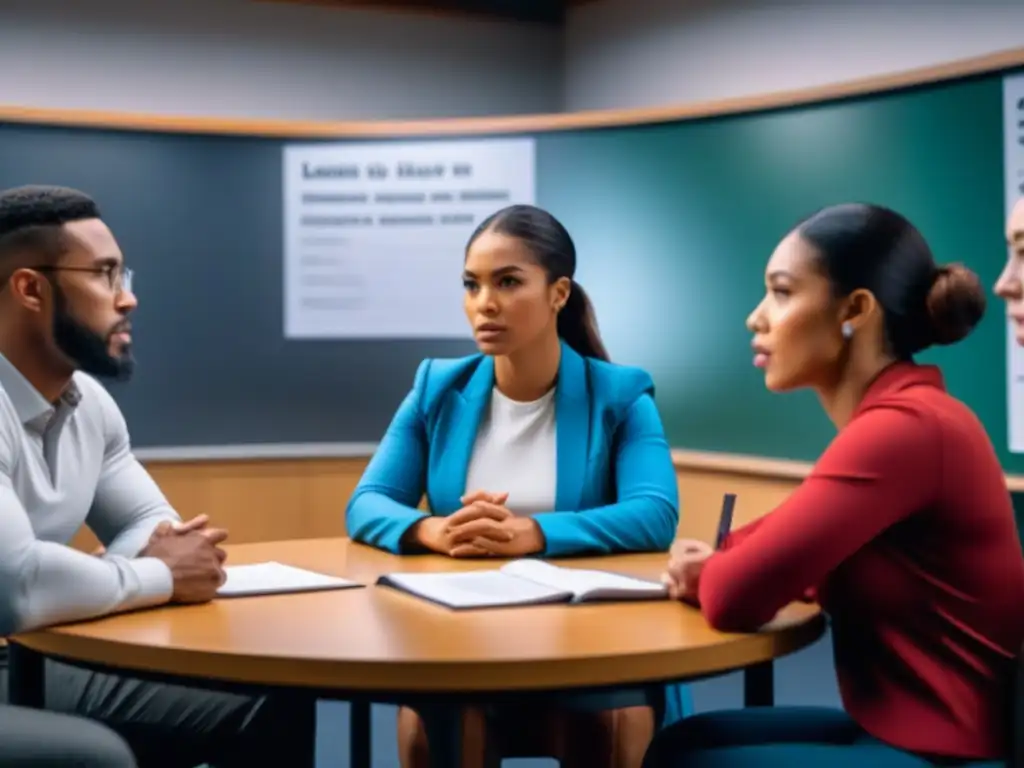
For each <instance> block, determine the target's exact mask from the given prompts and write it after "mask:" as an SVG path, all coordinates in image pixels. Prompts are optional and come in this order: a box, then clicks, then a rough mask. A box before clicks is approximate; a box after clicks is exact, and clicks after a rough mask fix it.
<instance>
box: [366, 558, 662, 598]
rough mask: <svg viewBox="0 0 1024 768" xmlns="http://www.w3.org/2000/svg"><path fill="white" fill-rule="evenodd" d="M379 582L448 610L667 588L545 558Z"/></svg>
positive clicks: (655, 594) (656, 593) (647, 593)
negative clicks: (562, 565) (466, 570)
mask: <svg viewBox="0 0 1024 768" xmlns="http://www.w3.org/2000/svg"><path fill="white" fill-rule="evenodd" d="M377 584H380V585H383V586H387V587H392V588H394V589H399V590H402V591H403V592H409V593H410V594H413V595H416V596H417V597H422V598H423V599H425V600H430V601H431V602H435V603H439V604H441V605H444V606H447V607H449V608H498V607H507V606H516V605H540V604H543V603H586V602H596V601H599V600H657V599H662V598H665V597H667V592H666V590H665V586H664V585H663V584H659V583H657V582H653V581H644V580H642V579H635V578H633V577H631V576H621V575H619V574H615V573H608V572H606V571H585V570H581V569H576V568H560V567H558V566H555V565H551V564H550V563H545V562H543V561H541V560H532V559H524V560H513V561H512V562H511V563H507V564H506V565H503V566H502V567H501V568H499V569H497V570H494V571H468V572H462V573H391V574H387V575H386V576H381V577H380V578H379V579H377Z"/></svg>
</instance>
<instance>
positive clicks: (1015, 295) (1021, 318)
mask: <svg viewBox="0 0 1024 768" xmlns="http://www.w3.org/2000/svg"><path fill="white" fill-rule="evenodd" d="M1006 244H1007V247H1008V249H1009V255H1008V257H1007V260H1006V266H1005V267H1003V271H1002V274H1000V275H999V279H998V280H997V281H996V285H995V292H996V295H997V296H999V298H1001V299H1002V300H1003V301H1004V302H1006V314H1007V316H1008V317H1009V318H1010V321H1011V323H1012V324H1013V331H1014V335H1015V337H1016V340H1017V343H1018V344H1021V345H1024V198H1022V199H1021V200H1018V201H1017V204H1016V205H1014V206H1013V210H1012V211H1011V212H1010V217H1009V219H1007V222H1006Z"/></svg>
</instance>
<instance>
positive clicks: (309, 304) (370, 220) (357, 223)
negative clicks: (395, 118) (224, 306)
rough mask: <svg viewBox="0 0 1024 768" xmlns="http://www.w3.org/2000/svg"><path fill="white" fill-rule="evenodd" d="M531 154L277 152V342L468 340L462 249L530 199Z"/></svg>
mask: <svg viewBox="0 0 1024 768" xmlns="http://www.w3.org/2000/svg"><path fill="white" fill-rule="evenodd" d="M534 157H535V150H534V141H533V140H532V139H484V140H466V141H446V142H436V141H427V142H386V143H372V144H370V143H351V144H349V143H346V144H313V145H292V146H287V147H285V149H284V187H285V188H284V208H285V227H284V229H285V254H284V273H285V280H284V282H285V302H284V305H285V318H284V322H285V336H286V337H287V338H425V337H429V338H465V337H466V336H468V328H467V326H466V321H465V318H464V317H463V314H462V301H461V291H462V287H461V281H460V273H461V263H462V257H463V253H464V250H465V245H466V241H467V239H468V238H469V236H470V234H471V233H472V232H473V230H474V229H475V228H476V227H477V226H478V225H479V223H480V222H481V221H483V219H485V218H486V217H487V216H489V215H490V214H492V213H494V212H495V211H497V210H499V209H500V208H503V207H505V206H507V205H511V204H513V203H534V202H535V195H536V191H535V171H534Z"/></svg>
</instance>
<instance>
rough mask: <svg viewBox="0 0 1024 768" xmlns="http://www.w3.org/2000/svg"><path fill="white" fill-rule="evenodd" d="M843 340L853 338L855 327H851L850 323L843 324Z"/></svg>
mask: <svg viewBox="0 0 1024 768" xmlns="http://www.w3.org/2000/svg"><path fill="white" fill-rule="evenodd" d="M843 338H844V339H851V338H853V325H851V324H850V322H849V321H847V322H845V323H843Z"/></svg>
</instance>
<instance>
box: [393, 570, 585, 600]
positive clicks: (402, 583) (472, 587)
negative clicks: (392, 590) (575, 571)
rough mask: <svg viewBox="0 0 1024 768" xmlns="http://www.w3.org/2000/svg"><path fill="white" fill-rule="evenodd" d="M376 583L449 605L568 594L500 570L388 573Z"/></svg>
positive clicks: (556, 588) (552, 597) (533, 598)
mask: <svg viewBox="0 0 1024 768" xmlns="http://www.w3.org/2000/svg"><path fill="white" fill-rule="evenodd" d="M379 583H382V584H387V585H389V586H393V587H397V588H398V589H402V590H405V591H406V592H409V593H411V594H414V595H418V596H419V597H422V598H424V599H426V600H430V601H432V602H436V603H440V604H441V605H447V606H449V607H451V608H491V607H499V606H512V605H536V604H540V603H547V602H552V601H555V600H565V599H568V598H569V597H570V595H569V594H567V591H566V590H565V589H564V588H558V587H555V588H552V587H548V586H545V585H543V584H538V583H536V582H533V581H527V580H525V579H515V578H510V577H509V576H507V575H505V574H503V573H502V572H501V571H469V572H465V573H392V574H389V575H387V576H385V577H383V578H382V579H381V581H380V582H379Z"/></svg>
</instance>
